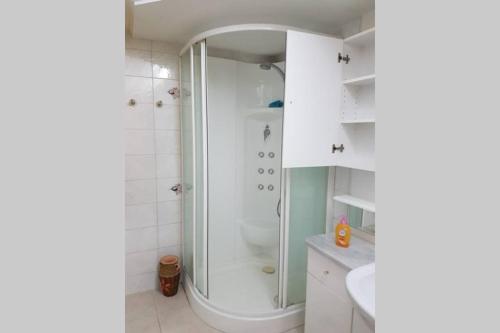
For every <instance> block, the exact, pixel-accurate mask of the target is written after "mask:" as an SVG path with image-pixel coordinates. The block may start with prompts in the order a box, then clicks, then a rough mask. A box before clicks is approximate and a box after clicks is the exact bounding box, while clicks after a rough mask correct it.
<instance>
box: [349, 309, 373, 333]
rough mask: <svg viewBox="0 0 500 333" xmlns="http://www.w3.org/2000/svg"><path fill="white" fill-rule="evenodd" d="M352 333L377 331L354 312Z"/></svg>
mask: <svg viewBox="0 0 500 333" xmlns="http://www.w3.org/2000/svg"><path fill="white" fill-rule="evenodd" d="M352 333H375V329H374V328H372V327H370V326H369V325H368V324H367V323H366V322H365V320H364V319H363V318H362V317H361V315H360V314H359V313H358V311H356V310H354V311H353V314H352Z"/></svg>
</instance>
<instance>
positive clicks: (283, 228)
mask: <svg viewBox="0 0 500 333" xmlns="http://www.w3.org/2000/svg"><path fill="white" fill-rule="evenodd" d="M290 28H291V27H287V26H279V25H268V24H244V25H236V26H228V27H222V28H217V29H213V30H209V31H207V32H204V33H202V34H199V35H197V36H195V37H194V38H192V39H191V40H190V41H189V42H188V43H187V44H186V46H184V47H183V49H182V50H181V52H180V53H179V56H180V60H179V61H180V62H181V59H182V56H183V55H184V54H185V53H186V52H190V66H191V67H190V76H191V77H190V91H191V96H190V97H191V110H190V112H191V116H192V117H191V121H192V123H191V126H192V129H193V130H192V138H191V140H192V142H193V146H195V145H196V142H197V137H196V135H197V131H196V130H195V129H196V127H195V123H196V120H195V107H196V103H195V102H196V101H195V84H196V82H195V73H194V72H195V71H194V68H195V63H194V61H195V59H194V46H195V45H198V44H199V45H200V47H201V73H200V74H201V75H200V79H201V115H202V119H201V120H202V125H201V127H202V130H201V136H202V137H203V140H202V141H203V147H202V158H203V209H202V211H203V223H202V228H203V242H202V246H203V250H204V251H203V252H202V253H203V266H202V272H199V269H198V267H197V259H198V257H197V256H198V251H197V245H199V244H197V241H196V240H197V231H198V230H197V223H196V221H197V214H198V212H197V204H198V203H197V202H196V200H197V196H196V191H197V188H196V184H197V179H196V172H195V168H196V163H195V161H196V149H193V150H192V155H193V156H192V158H193V168H194V169H193V172H192V173H193V184H192V186H193V187H192V190H193V193H195V194H194V195H193V199H192V200H193V207H192V214H193V216H192V227H193V230H192V237H193V247H192V249H193V265H192V267H193V272H192V280H191V278H190V277H189V276H187V275H188V274H185V273H184V274H183V284H184V287H185V288H186V293H187V295H188V299H189V301H190V304H191V307H192V308H193V310H194V311H195V313H197V314H198V315H199V316H200V317H201V318H202V319H204V320H205V321H206V322H207V323H208V324H210V325H212V326H214V327H216V328H219V329H221V330H223V331H227V332H239V331H244V330H245V327H246V329H248V328H249V326H248V325H251V327H253V328H254V329H255V330H261V331H265V332H283V331H285V330H289V329H292V328H294V327H297V326H300V325H302V324H303V322H304V303H300V304H293V305H287V277H288V255H287V253H288V244H289V242H288V234H289V233H288V222H289V220H288V212H287V207H289V196H288V192H287V191H288V188H289V184H290V174H289V172H288V171H287V169H284V168H283V167H281V180H280V182H281V191H280V197H281V207H280V218H279V221H280V222H279V261H278V262H279V269H278V274H279V275H278V304H277V308H276V309H274V310H272V311H270V312H269V313H268V314H266V315H262V314H259V315H253V314H242V313H232V312H231V311H228V310H227V309H221V308H218V307H217V306H215V305H213V304H211V303H210V290H209V286H208V251H209V248H208V246H209V244H208V133H207V132H208V126H207V118H208V117H207V116H208V114H207V112H208V110H207V71H206V70H207V68H206V66H207V50H206V38H208V37H210V36H215V35H219V34H223V33H229V32H236V31H252V30H271V31H280V32H284V33H287V31H288V30H289V29H290ZM292 29H293V30H295V31H302V30H301V29H297V28H292ZM181 66H182V65H180V67H179V68H181ZM180 73H181V74H180V76H181V77H180V82H182V71H180ZM180 90H181V94H182V93H183V91H182V89H180ZM181 101H182V97H181ZM181 114H182V113H181ZM180 118H181V129H183V125H182V121H183V117H182V116H181V117H180ZM181 145H182V147H183V148H182V149H181V151H182V154H184V145H185V142H184V137H183V135H182V136H181ZM281 149H283V145H282V144H281ZM181 160H182V163H184V156H182V159H181ZM181 169H182V173H184V166H183V165H182V167H181ZM182 177H183V179H184V174H182ZM186 190H187V189H183V191H186ZM182 201H183V203H182V220H183V221H185V220H184V213H185V202H184V200H182ZM183 232H184V228H183ZM183 239H184V236H183ZM182 256H183V258H185V254H184V246H182ZM183 265H184V263H183ZM199 274H202V275H203V286H202V290H203V291H204V292H200V290H199V287H200V286H198V285H197V281H198V279H197V277H198V276H199Z"/></svg>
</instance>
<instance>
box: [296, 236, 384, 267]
mask: <svg viewBox="0 0 500 333" xmlns="http://www.w3.org/2000/svg"><path fill="white" fill-rule="evenodd" d="M306 244H307V246H309V247H311V248H313V249H315V250H316V251H318V252H320V253H321V254H323V255H324V256H326V257H328V258H330V259H332V260H333V261H335V262H337V263H339V264H340V265H342V266H344V267H345V268H347V269H349V270H351V269H355V268H358V267H360V266H363V265H367V264H370V263H372V262H374V261H375V245H374V244H372V243H370V242H367V241H365V240H363V239H361V238H357V237H355V236H351V242H350V245H349V247H348V248H344V247H340V246H337V245H336V244H335V238H334V236H333V234H321V235H315V236H310V237H307V238H306Z"/></svg>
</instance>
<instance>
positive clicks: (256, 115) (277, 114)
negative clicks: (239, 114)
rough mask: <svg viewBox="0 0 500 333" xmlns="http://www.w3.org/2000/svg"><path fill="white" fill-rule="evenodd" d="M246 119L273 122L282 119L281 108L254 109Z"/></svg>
mask: <svg viewBox="0 0 500 333" xmlns="http://www.w3.org/2000/svg"><path fill="white" fill-rule="evenodd" d="M250 110H251V112H250V113H248V114H247V118H250V119H255V120H275V119H279V118H281V117H283V108H254V109H250Z"/></svg>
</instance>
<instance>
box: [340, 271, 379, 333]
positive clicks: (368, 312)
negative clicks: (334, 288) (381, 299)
mask: <svg viewBox="0 0 500 333" xmlns="http://www.w3.org/2000/svg"><path fill="white" fill-rule="evenodd" d="M345 283H346V287H347V292H348V294H349V296H350V297H351V299H352V301H353V303H354V307H355V308H356V310H357V311H359V314H360V315H361V316H362V317H363V318H364V319H365V320H366V322H367V323H368V324H369V325H370V326H371V327H374V326H375V263H371V264H368V265H365V266H361V267H358V268H356V269H353V270H352V271H350V272H349V273H348V274H347V276H346V278H345Z"/></svg>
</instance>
